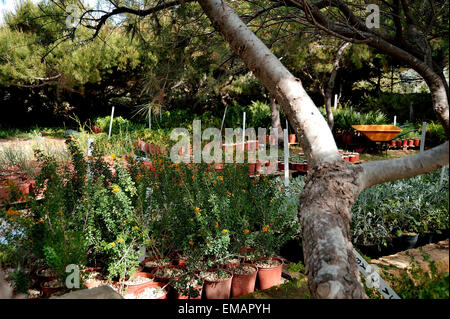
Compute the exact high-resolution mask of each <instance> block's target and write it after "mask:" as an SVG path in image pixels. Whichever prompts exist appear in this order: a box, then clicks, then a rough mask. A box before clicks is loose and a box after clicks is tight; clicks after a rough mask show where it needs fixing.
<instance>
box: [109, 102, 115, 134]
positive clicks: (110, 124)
mask: <svg viewBox="0 0 450 319" xmlns="http://www.w3.org/2000/svg"><path fill="white" fill-rule="evenodd" d="M113 117H114V106H113V107H112V110H111V121H110V122H109V133H108V140H109V138H110V137H111V129H112V123H113Z"/></svg>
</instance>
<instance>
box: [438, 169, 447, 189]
mask: <svg viewBox="0 0 450 319" xmlns="http://www.w3.org/2000/svg"><path fill="white" fill-rule="evenodd" d="M445 168H446V166H442V169H441V179H440V180H439V186H441V185H442V183H443V182H444V175H445Z"/></svg>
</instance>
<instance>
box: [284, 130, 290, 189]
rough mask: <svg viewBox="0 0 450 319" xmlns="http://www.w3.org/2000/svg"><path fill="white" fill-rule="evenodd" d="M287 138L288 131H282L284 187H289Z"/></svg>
mask: <svg viewBox="0 0 450 319" xmlns="http://www.w3.org/2000/svg"><path fill="white" fill-rule="evenodd" d="M288 142H289V138H288V130H287V128H286V129H284V185H285V186H286V187H287V186H289V143H288Z"/></svg>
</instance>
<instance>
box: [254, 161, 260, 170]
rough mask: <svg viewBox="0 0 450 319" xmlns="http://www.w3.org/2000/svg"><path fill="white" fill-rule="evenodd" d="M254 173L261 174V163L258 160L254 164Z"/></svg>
mask: <svg viewBox="0 0 450 319" xmlns="http://www.w3.org/2000/svg"><path fill="white" fill-rule="evenodd" d="M255 171H256V172H258V173H259V172H261V162H260V161H258V160H257V161H256V163H255Z"/></svg>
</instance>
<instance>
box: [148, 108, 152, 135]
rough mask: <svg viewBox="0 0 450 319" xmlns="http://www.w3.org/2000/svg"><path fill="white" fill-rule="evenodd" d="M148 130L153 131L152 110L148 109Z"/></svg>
mask: <svg viewBox="0 0 450 319" xmlns="http://www.w3.org/2000/svg"><path fill="white" fill-rule="evenodd" d="M148 128H149V129H150V130H151V129H152V109H151V108H149V109H148Z"/></svg>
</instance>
